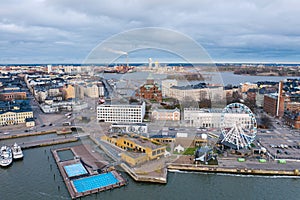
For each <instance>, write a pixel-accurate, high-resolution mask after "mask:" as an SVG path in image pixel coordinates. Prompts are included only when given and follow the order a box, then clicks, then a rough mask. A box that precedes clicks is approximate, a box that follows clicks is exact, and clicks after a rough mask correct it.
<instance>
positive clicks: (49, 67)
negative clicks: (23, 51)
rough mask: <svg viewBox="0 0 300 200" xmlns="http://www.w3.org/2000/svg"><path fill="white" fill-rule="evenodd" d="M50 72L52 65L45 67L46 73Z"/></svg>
mask: <svg viewBox="0 0 300 200" xmlns="http://www.w3.org/2000/svg"><path fill="white" fill-rule="evenodd" d="M51 72H52V65H47V73H48V74H49V73H51Z"/></svg>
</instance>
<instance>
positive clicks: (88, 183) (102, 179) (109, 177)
mask: <svg viewBox="0 0 300 200" xmlns="http://www.w3.org/2000/svg"><path fill="white" fill-rule="evenodd" d="M118 182H120V181H119V180H118V179H117V178H116V177H115V176H114V175H113V174H112V173H111V172H108V173H106V174H99V175H95V176H90V177H85V178H80V179H77V180H74V181H73V184H74V186H75V188H76V190H77V192H86V191H89V190H93V189H98V188H103V187H106V186H109V185H113V184H116V183H118Z"/></svg>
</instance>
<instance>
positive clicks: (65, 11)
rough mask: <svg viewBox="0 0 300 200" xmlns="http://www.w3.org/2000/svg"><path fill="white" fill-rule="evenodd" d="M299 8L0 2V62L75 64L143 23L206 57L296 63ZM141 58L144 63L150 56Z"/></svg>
mask: <svg viewBox="0 0 300 200" xmlns="http://www.w3.org/2000/svg"><path fill="white" fill-rule="evenodd" d="M299 5H300V3H299V2H297V1H293V0H289V1H276V2H274V1H243V2H240V1H226V2H225V1H221V0H219V1H214V2H213V3H211V2H210V1H201V2H198V1H189V2H180V1H164V2H158V1H151V2H146V1H139V2H136V1H127V2H122V1H118V2H113V3H111V2H108V1H105V2H97V1H89V2H87V3H86V4H84V5H82V4H81V3H79V2H78V3H77V4H76V1H75V2H74V1H43V0H32V1H26V2H16V1H10V2H1V3H0V7H1V8H0V10H1V12H0V13H1V14H0V19H1V20H0V36H1V37H0V38H1V39H0V44H1V45H0V52H1V54H2V55H1V58H0V63H1V64H6V63H9V64H11V63H24V64H26V63H82V62H83V60H84V59H85V58H86V56H87V55H88V54H89V53H90V52H91V51H92V49H93V48H95V47H96V45H97V44H100V43H101V42H103V41H105V40H106V39H107V38H109V37H111V36H113V35H116V34H119V33H121V32H124V31H128V30H131V29H136V28H144V27H160V28H166V29H169V30H174V31H177V32H180V33H182V34H184V35H186V36H188V37H190V38H192V39H193V40H195V41H196V42H197V43H198V44H200V45H201V46H202V47H203V48H204V49H205V50H206V51H207V53H208V54H209V55H210V57H211V59H212V61H213V62H287V63H289V62H294V63H297V62H300V50H299V49H300V48H299V44H300V43H299V42H298V41H299V36H298V35H299V31H300V29H299V26H298V24H299V22H298V20H297V19H298V18H299V15H300V14H299V12H298V9H297V8H298V7H299ZM161 19H163V20H161ZM117 50H120V51H122V49H117ZM155 56H157V59H159V61H160V62H164V59H163V58H159V54H157V55H154V56H153V55H151V57H154V58H155ZM144 57H145V62H147V60H146V59H147V58H148V57H150V56H148V55H144ZM131 61H132V62H135V60H134V59H133V58H132V60H131Z"/></svg>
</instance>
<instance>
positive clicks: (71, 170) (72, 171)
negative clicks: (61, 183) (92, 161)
mask: <svg viewBox="0 0 300 200" xmlns="http://www.w3.org/2000/svg"><path fill="white" fill-rule="evenodd" d="M64 168H65V171H66V172H67V174H68V177H74V176H80V175H85V174H87V173H88V172H87V171H86V169H85V168H84V166H83V165H82V164H81V163H76V164H73V165H67V166H64Z"/></svg>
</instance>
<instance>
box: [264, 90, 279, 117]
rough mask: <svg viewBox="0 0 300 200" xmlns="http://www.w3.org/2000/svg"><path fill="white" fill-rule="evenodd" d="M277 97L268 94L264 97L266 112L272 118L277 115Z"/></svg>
mask: <svg viewBox="0 0 300 200" xmlns="http://www.w3.org/2000/svg"><path fill="white" fill-rule="evenodd" d="M277 99H278V98H277V95H274V94H266V95H265V96H264V106H263V108H264V111H265V112H266V113H268V114H270V115H272V116H276V113H277Z"/></svg>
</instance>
